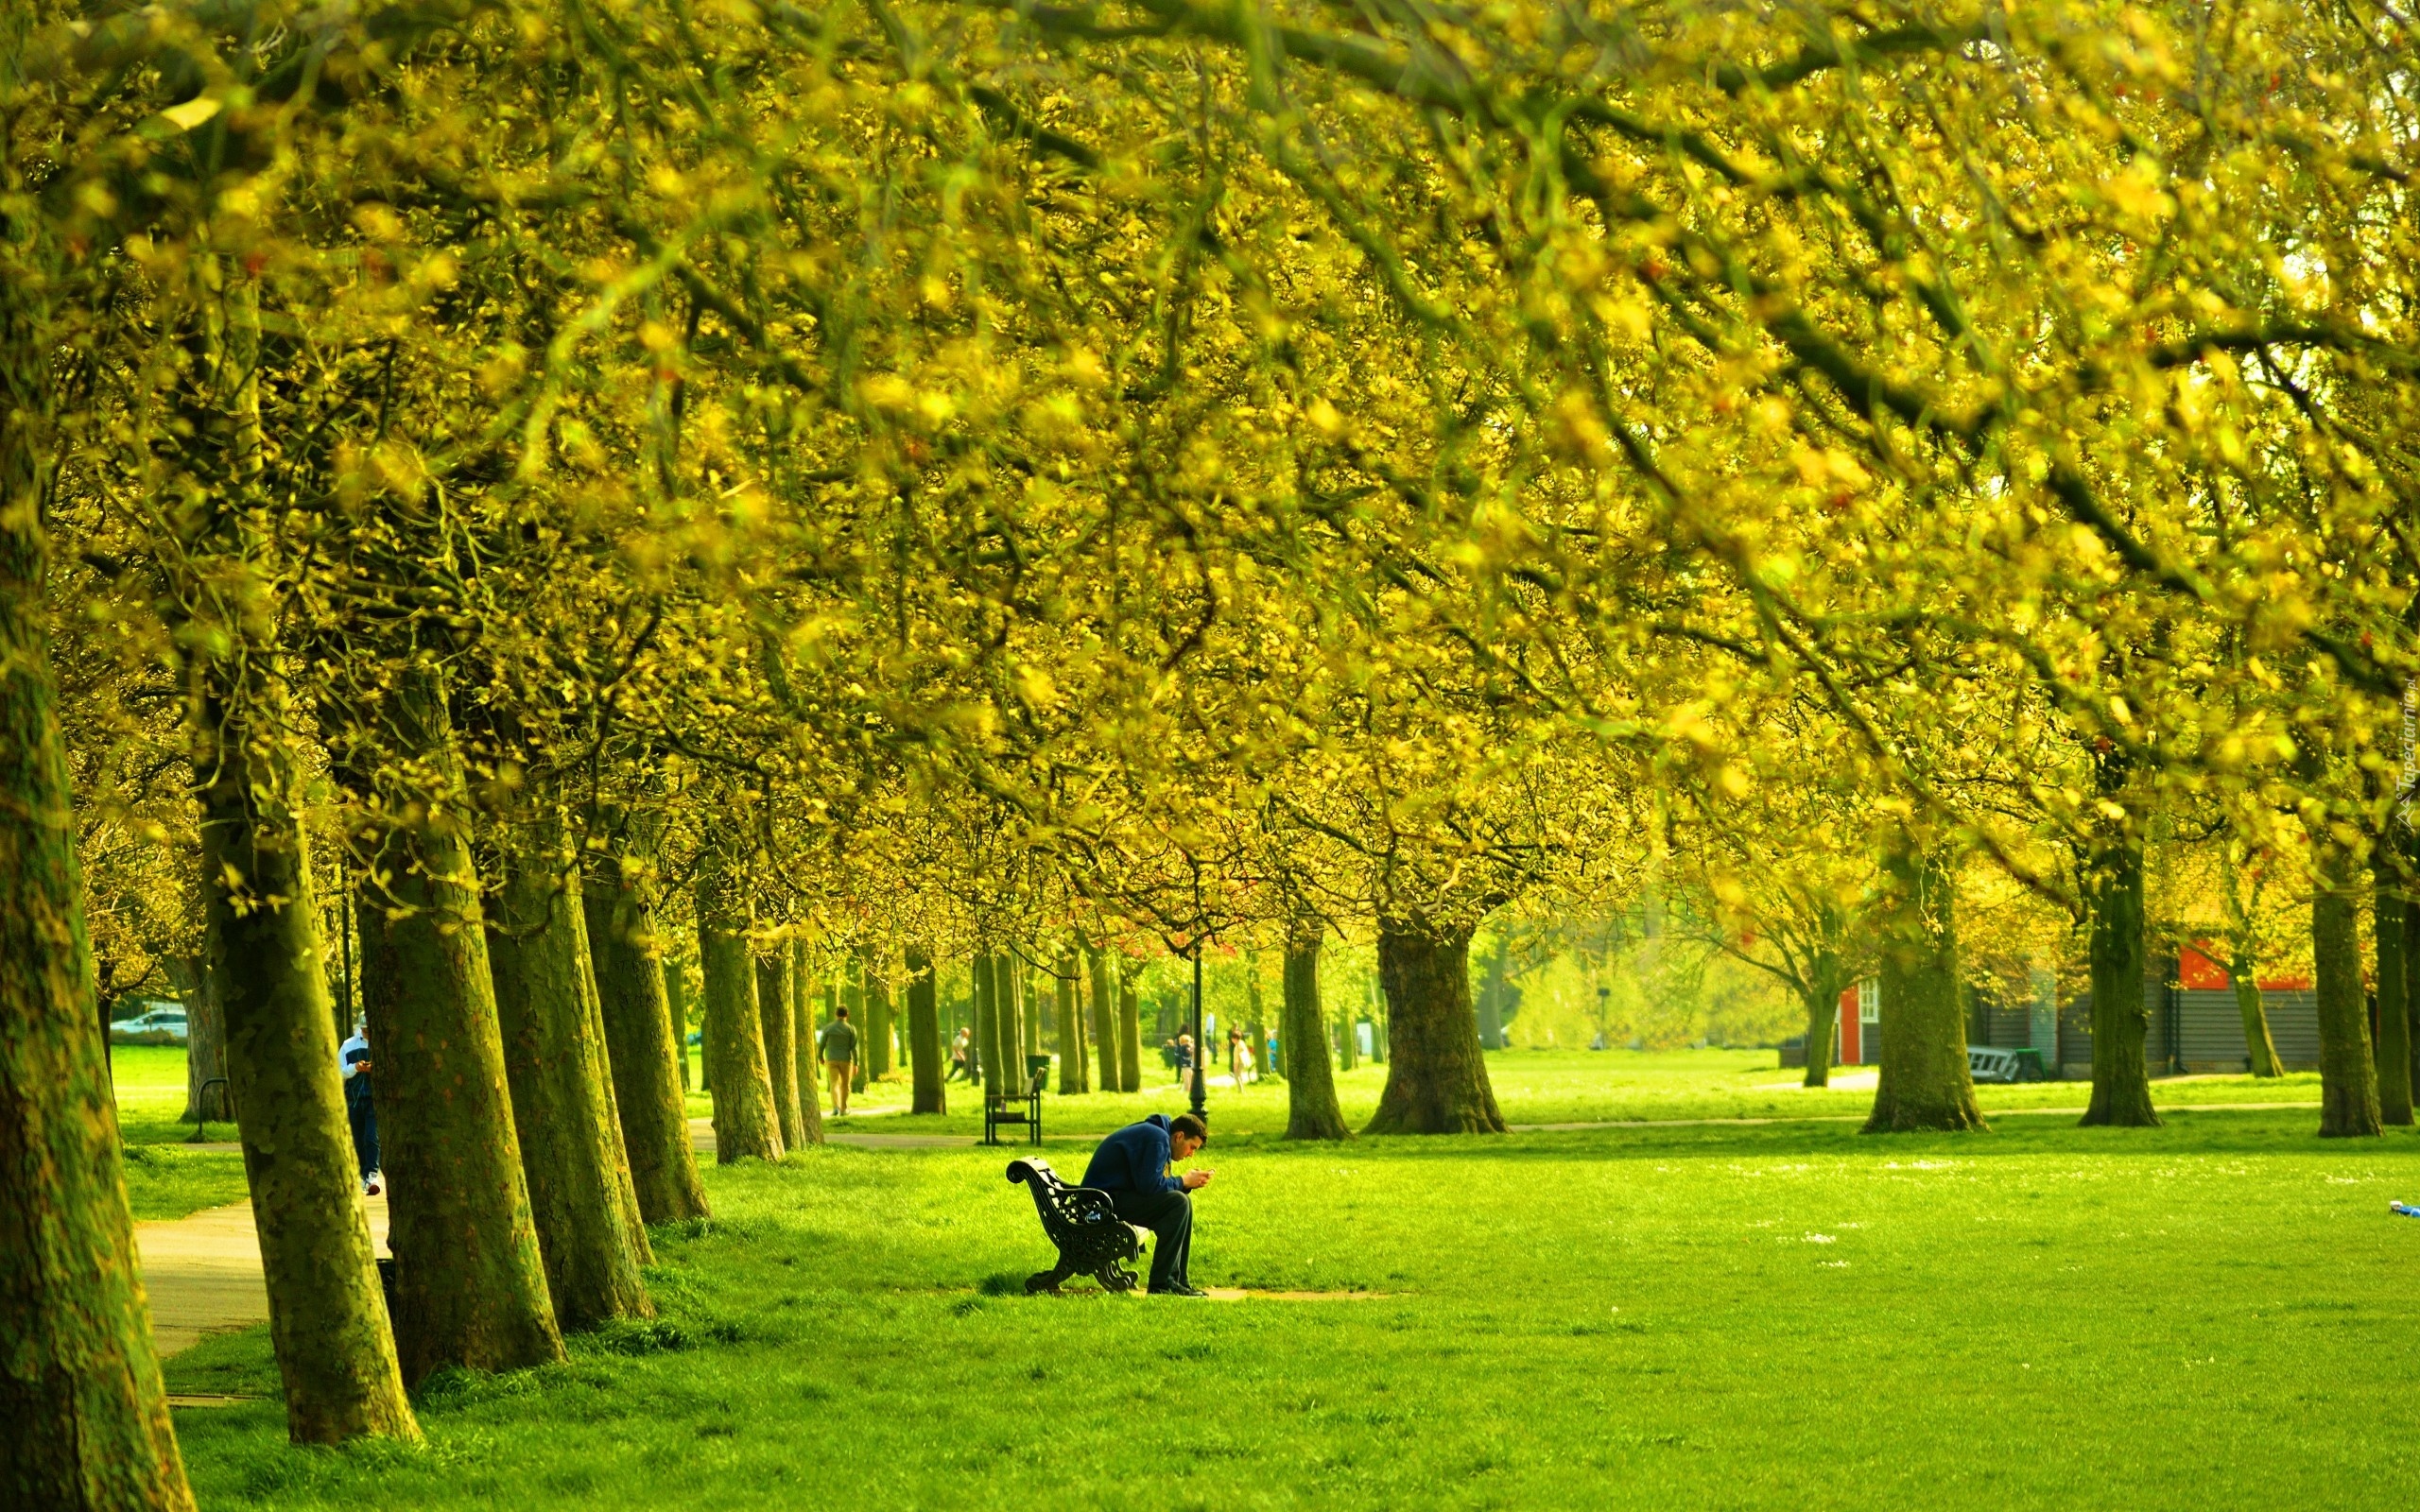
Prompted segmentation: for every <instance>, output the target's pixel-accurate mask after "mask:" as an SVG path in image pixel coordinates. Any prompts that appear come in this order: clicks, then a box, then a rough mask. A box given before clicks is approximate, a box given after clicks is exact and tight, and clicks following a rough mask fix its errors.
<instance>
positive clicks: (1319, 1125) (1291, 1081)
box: [1277, 920, 1353, 1140]
mask: <svg viewBox="0 0 2420 1512" xmlns="http://www.w3.org/2000/svg"><path fill="white" fill-rule="evenodd" d="M1323 933H1324V931H1323V930H1322V928H1321V926H1320V925H1319V923H1318V922H1317V921H1316V920H1313V921H1309V922H1298V923H1296V924H1295V925H1294V927H1293V928H1292V929H1291V930H1290V931H1288V934H1287V936H1286V964H1285V988H1284V994H1283V999H1282V1001H1281V1002H1280V1004H1279V1005H1278V1014H1279V1018H1278V1022H1277V1042H1278V1043H1279V1044H1280V1045H1282V1046H1283V1047H1284V1048H1285V1054H1286V1137H1287V1138H1288V1139H1289V1140H1340V1139H1345V1138H1348V1137H1350V1135H1351V1134H1352V1132H1353V1131H1352V1130H1351V1129H1349V1128H1347V1127H1346V1126H1345V1123H1344V1110H1343V1109H1342V1108H1339V1107H1338V1106H1337V1102H1336V1069H1335V1066H1334V1063H1333V1062H1331V1061H1330V1060H1329V1058H1328V1054H1327V1008H1326V1006H1325V1005H1323V1004H1322V1003H1321V1001H1320V944H1321V939H1322V935H1323Z"/></svg>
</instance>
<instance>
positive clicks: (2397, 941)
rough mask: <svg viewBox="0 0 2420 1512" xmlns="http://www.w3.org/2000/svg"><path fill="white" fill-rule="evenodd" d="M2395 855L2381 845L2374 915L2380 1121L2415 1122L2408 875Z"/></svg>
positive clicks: (2395, 1122)
mask: <svg viewBox="0 0 2420 1512" xmlns="http://www.w3.org/2000/svg"><path fill="white" fill-rule="evenodd" d="M2395 859H2396V858H2395V857H2394V856H2393V855H2391V854H2389V853H2388V852H2387V851H2386V850H2385V849H2384V848H2383V847H2381V848H2380V850H2379V852H2378V857H2377V890H2376V893H2375V903H2374V905H2373V913H2372V917H2371V925H2372V930H2371V932H2372V934H2373V936H2375V937H2376V940H2377V993H2378V1043H2377V1078H2378V1122H2380V1123H2381V1124H2394V1125H2410V1124H2411V1011H2410V1005H2409V1004H2408V1002H2407V1001H2406V999H2405V997H2404V992H2405V987H2406V978H2407V975H2408V973H2407V972H2406V971H2405V970H2404V965H2403V911H2404V910H2405V909H2406V908H2407V907H2409V906H2410V905H2409V904H2408V903H2406V902H2404V901H2403V892H2404V886H2403V883H2402V880H2401V879H2400V878H2399V877H2397V876H2396V875H2395V867H2394V862H2395Z"/></svg>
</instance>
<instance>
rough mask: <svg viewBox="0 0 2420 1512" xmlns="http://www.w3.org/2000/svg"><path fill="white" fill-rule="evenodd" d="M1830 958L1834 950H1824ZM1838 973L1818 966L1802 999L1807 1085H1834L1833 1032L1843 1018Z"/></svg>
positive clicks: (1826, 956)
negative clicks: (1804, 1008) (1804, 1013)
mask: <svg viewBox="0 0 2420 1512" xmlns="http://www.w3.org/2000/svg"><path fill="white" fill-rule="evenodd" d="M1824 958H1825V959H1827V960H1828V959H1830V958H1831V957H1830V953H1829V952H1826V953H1824ZM1841 990H1842V988H1841V987H1840V986H1839V984H1838V982H1837V979H1836V975H1835V973H1832V972H1827V971H1823V970H1821V969H1820V968H1819V969H1818V971H1817V972H1816V974H1815V978H1814V980H1813V981H1811V982H1809V983H1807V984H1806V992H1805V995H1804V997H1803V998H1802V999H1801V1003H1802V1005H1804V1006H1805V1007H1806V1085H1807V1086H1809V1087H1829V1086H1830V1085H1832V1054H1833V1051H1832V1035H1833V1032H1834V1030H1835V1029H1836V1028H1838V1026H1839V1024H1840V1021H1841Z"/></svg>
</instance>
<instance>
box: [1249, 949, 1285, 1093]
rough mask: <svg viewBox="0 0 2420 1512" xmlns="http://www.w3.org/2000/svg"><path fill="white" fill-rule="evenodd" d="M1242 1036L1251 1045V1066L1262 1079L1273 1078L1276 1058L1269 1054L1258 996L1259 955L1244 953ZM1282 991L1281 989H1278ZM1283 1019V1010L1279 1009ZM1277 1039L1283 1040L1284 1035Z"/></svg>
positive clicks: (1264, 1013)
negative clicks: (1257, 1071) (1256, 1069)
mask: <svg viewBox="0 0 2420 1512" xmlns="http://www.w3.org/2000/svg"><path fill="white" fill-rule="evenodd" d="M1244 972H1245V975H1244V1035H1245V1038H1246V1039H1247V1040H1250V1041H1251V1044H1252V1055H1253V1065H1254V1066H1256V1067H1257V1068H1258V1069H1259V1072H1260V1074H1261V1075H1262V1076H1264V1077H1269V1076H1275V1075H1276V1074H1278V1072H1277V1057H1275V1056H1272V1055H1271V1054H1270V1053H1269V1020H1268V1017H1267V1009H1266V1007H1265V1005H1263V1004H1262V1002H1261V995H1260V953H1259V952H1258V951H1246V952H1244ZM1280 990H1281V991H1282V990H1283V988H1282V987H1281V988H1280ZM1279 1017H1280V1018H1283V1017H1284V1009H1283V1007H1282V1006H1281V1007H1280V1009H1279ZM1278 1039H1279V1040H1284V1039H1285V1036H1284V1035H1282V1034H1281V1035H1279V1036H1278Z"/></svg>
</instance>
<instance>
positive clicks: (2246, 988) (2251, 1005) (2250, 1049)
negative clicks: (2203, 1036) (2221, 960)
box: [2228, 958, 2286, 1076]
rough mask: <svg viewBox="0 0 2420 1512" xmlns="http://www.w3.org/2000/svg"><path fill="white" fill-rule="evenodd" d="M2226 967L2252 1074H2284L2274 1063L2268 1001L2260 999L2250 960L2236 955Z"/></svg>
mask: <svg viewBox="0 0 2420 1512" xmlns="http://www.w3.org/2000/svg"><path fill="white" fill-rule="evenodd" d="M2228 971H2229V973H2230V974H2229V977H2228V980H2229V982H2230V983H2232V984H2233V986H2234V988H2235V1005H2236V1011H2237V1012H2238V1013H2240V1014H2242V1015H2243V1043H2244V1052H2245V1055H2244V1058H2245V1059H2247V1060H2249V1061H2250V1062H2251V1063H2252V1074H2254V1075H2255V1076H2282V1075H2284V1074H2286V1069H2285V1067H2283V1066H2281V1065H2279V1064H2278V1063H2277V1040H2276V1038H2275V1037H2274V1036H2273V1035H2272V1034H2270V1032H2269V1005H2267V1004H2266V1003H2263V1002H2262V1001H2261V998H2260V983H2259V980H2258V979H2257V978H2256V977H2255V976H2254V975H2253V966H2252V963H2251V962H2250V961H2247V960H2243V959H2240V958H2238V960H2237V961H2236V962H2235V964H2234V965H2233V966H2231V967H2229V968H2228Z"/></svg>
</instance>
